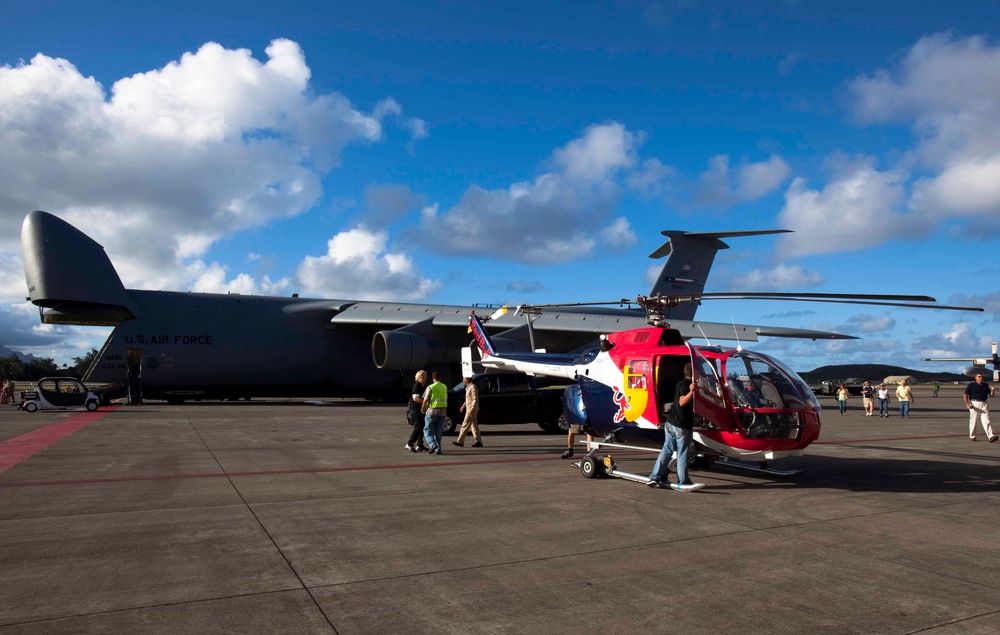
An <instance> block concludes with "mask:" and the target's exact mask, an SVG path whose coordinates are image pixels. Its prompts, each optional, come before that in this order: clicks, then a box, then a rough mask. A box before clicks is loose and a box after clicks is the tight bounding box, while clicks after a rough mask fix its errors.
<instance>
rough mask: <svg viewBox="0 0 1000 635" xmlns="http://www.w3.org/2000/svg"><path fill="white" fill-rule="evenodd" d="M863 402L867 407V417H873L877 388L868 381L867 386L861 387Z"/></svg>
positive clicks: (866, 381)
mask: <svg viewBox="0 0 1000 635" xmlns="http://www.w3.org/2000/svg"><path fill="white" fill-rule="evenodd" d="M861 402H862V403H863V404H864V406H865V416H866V417H870V416H872V413H873V412H874V411H875V387H874V386H872V384H871V382H870V381H868V380H867V379H866V380H865V385H864V386H862V387H861Z"/></svg>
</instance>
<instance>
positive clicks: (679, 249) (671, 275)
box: [649, 229, 790, 320]
mask: <svg viewBox="0 0 1000 635" xmlns="http://www.w3.org/2000/svg"><path fill="white" fill-rule="evenodd" d="M789 231H790V230H787V229H764V230H759V231H742V232H740V231H737V232H685V231H678V230H667V231H662V232H660V233H661V234H663V235H664V236H666V237H667V242H665V243H663V244H662V245H660V247H659V248H658V249H656V251H654V252H653V253H651V254H649V257H650V258H654V259H659V258H663V257H664V256H666V257H667V260H666V262H664V263H663V268H662V269H660V273H659V275H658V276H657V277H656V281H655V282H653V287H652V288H651V289H650V290H649V295H650V296H657V295H676V294H697V293H702V292H703V291H704V290H705V282H706V281H707V280H708V274H709V272H710V271H711V270H712V263H713V262H714V261H715V254H716V253H717V252H718V251H719V250H720V249H729V245H727V244H726V243H724V242H722V239H723V238H739V237H742V236H763V235H766V234H783V233H787V232H789ZM698 304H699V302H698V301H694V302H689V303H686V304H680V305H677V306H673V307H670V308H669V309H666V310H665V311H664V317H665V318H671V319H678V320H693V319H694V314H695V312H696V311H697V310H698Z"/></svg>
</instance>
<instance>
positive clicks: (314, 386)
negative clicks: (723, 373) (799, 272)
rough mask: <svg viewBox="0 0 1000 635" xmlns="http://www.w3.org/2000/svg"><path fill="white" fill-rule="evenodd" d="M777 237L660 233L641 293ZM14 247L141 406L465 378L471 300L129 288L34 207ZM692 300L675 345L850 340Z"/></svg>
mask: <svg viewBox="0 0 1000 635" xmlns="http://www.w3.org/2000/svg"><path fill="white" fill-rule="evenodd" d="M780 231H783V230H770V231H747V232H724V233H689V232H682V231H664V232H662V233H663V234H664V235H665V236H667V242H666V243H664V244H663V245H662V246H661V247H660V248H659V249H657V250H656V251H654V252H653V253H652V254H651V255H650V257H651V258H656V259H659V258H662V257H664V256H667V259H666V261H665V262H664V264H663V268H662V270H661V271H660V274H659V276H658V277H657V279H656V282H655V283H654V284H653V288H652V289H651V291H650V295H659V294H663V295H667V294H670V295H675V296H676V295H683V294H687V295H688V297H695V296H697V294H699V293H701V292H702V291H703V289H704V287H705V281H706V280H707V278H708V274H709V271H710V269H711V267H712V263H713V260H714V258H715V254H716V252H717V251H718V250H720V249H728V248H729V246H728V245H727V244H726V243H724V242H723V241H722V239H724V238H735V237H741V236H757V235H763V234H771V233H777V232H780ZM21 252H22V257H23V260H24V275H25V280H26V281H27V285H28V299H29V300H30V301H31V302H32V303H34V304H35V305H36V306H38V307H39V312H40V316H41V320H42V322H43V323H45V324H77V325H94V326H114V327H115V328H114V330H113V331H112V333H111V335H110V336H109V337H108V340H107V341H106V342H105V343H104V346H103V347H102V348H101V350H100V352H99V354H98V356H97V358H96V359H95V360H94V362H93V364H92V365H91V367H90V368H89V369H88V370H87V372H86V374H85V376H84V380H85V381H87V382H100V383H108V384H115V385H118V386H121V389H120V390H119V391H118V392H117V393H112V396H117V395H120V394H123V393H124V391H125V387H126V386H128V387H130V389H131V390H134V391H141V394H142V396H143V397H145V398H147V399H165V400H167V401H169V402H177V403H179V402H183V401H184V400H186V399H209V398H219V399H238V398H245V399H249V398H251V397H303V396H311V397H369V398H392V399H395V398H398V397H400V396H402V394H403V392H404V391H405V388H406V387H407V386H409V383H408V382H409V381H410V378H411V377H412V373H413V372H415V371H416V370H417V369H421V368H424V369H427V370H441V371H443V372H444V373H445V377H446V378H447V379H449V380H455V381H457V379H458V377H459V376H460V360H461V348H462V347H463V346H466V345H467V344H468V342H469V335H468V332H467V326H468V315H469V313H470V311H472V310H476V309H477V308H480V307H476V306H449V305H438V304H403V303H398V302H389V301H387V302H369V301H358V300H322V299H307V298H299V297H297V296H292V297H266V296H256V295H238V294H213V293H184V292H173V291H148V290H138V289H126V288H125V287H124V285H123V284H122V282H121V279H120V278H119V277H118V273H117V272H116V271H115V269H114V266H113V265H112V264H111V260H110V259H109V258H108V256H107V254H106V253H105V251H104V248H103V247H102V246H101V245H99V244H98V243H97V242H95V241H94V240H92V239H91V238H90V237H88V236H87V235H85V234H84V233H83V232H81V231H79V230H78V229H76V228H75V227H73V226H72V225H70V224H69V223H67V222H65V221H63V220H61V219H59V218H58V217H56V216H53V215H52V214H49V213H46V212H41V211H35V212H31V213H30V214H28V215H27V217H26V218H25V219H24V224H23V225H22V228H21ZM697 306H698V301H697V300H692V301H690V302H685V303H679V304H678V305H677V306H673V307H670V308H668V309H665V311H664V313H665V316H666V317H669V318H670V323H671V326H672V327H673V328H674V329H677V330H678V331H679V332H680V334H681V335H682V336H683V337H684V338H696V337H707V338H712V339H722V340H733V339H737V338H738V339H739V340H740V341H757V338H758V337H759V336H774V337H799V338H809V339H830V338H834V339H854V338H851V337H850V336H847V335H840V334H837V333H828V332H823V331H811V330H806V329H796V328H784V327H764V326H749V325H741V324H728V323H727V324H718V323H711V322H700V323H696V322H693V321H692V319H693V318H694V314H695V311H696V309H697ZM645 324H646V315H645V313H644V311H642V310H641V309H632V308H594V307H586V308H584V307H569V308H564V309H561V310H553V311H546V312H545V313H544V314H543V315H540V316H537V317H536V318H535V319H533V320H532V321H531V323H530V324H527V323H525V321H524V320H523V318H519V317H517V316H516V315H514V314H513V313H512V314H511V315H509V316H505V317H500V318H498V319H496V320H493V321H491V322H490V323H489V328H490V329H491V330H492V331H493V332H494V333H495V334H494V336H493V341H494V344H495V345H496V346H497V347H498V349H499V350H504V351H510V352H530V351H532V350H536V349H539V348H544V349H547V350H550V351H559V352H572V351H576V350H581V348H582V347H585V346H588V345H593V343H594V342H596V340H597V337H598V336H599V335H600V334H602V333H613V332H617V331H622V330H626V329H631V328H637V327H642V326H644V325H645Z"/></svg>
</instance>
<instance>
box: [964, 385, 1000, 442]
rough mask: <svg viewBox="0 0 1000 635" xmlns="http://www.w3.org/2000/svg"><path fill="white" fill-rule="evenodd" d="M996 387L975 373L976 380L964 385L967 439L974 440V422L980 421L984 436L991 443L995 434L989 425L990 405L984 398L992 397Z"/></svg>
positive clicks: (995, 437) (995, 438)
mask: <svg viewBox="0 0 1000 635" xmlns="http://www.w3.org/2000/svg"><path fill="white" fill-rule="evenodd" d="M995 392H996V388H994V387H993V386H990V385H989V384H987V383H986V382H985V381H983V374H982V373H976V381H974V382H972V383H971V384H969V385H968V386H966V387H965V407H966V408H968V409H969V439H971V440H972V441H975V440H976V424H977V423H979V422H980V421H982V424H983V431H985V432H986V437H987V438H988V439H989V440H990V443H993V442H994V441H996V440H997V435H995V434H993V426H992V425H990V405H989V404H988V403H986V400H987V399H989V398H990V397H992V396H993V395H994V394H995Z"/></svg>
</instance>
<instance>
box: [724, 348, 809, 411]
mask: <svg viewBox="0 0 1000 635" xmlns="http://www.w3.org/2000/svg"><path fill="white" fill-rule="evenodd" d="M726 382H727V383H728V385H729V392H730V394H731V395H732V398H733V404H734V405H735V406H737V407H744V408H795V409H801V408H812V407H813V403H812V401H813V400H812V399H811V398H810V397H811V393H809V391H808V390H806V391H805V392H803V390H802V388H803V386H804V382H802V380H801V379H799V378H798V375H795V373H792V372H791V371H788V370H787V369H785V368H782V367H781V366H779V365H777V364H776V363H774V360H772V359H769V358H765V357H764V356H762V355H758V354H756V353H754V354H747V353H737V354H735V355H733V356H732V357H730V358H729V359H728V360H727V361H726ZM799 384H802V385H799Z"/></svg>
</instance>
